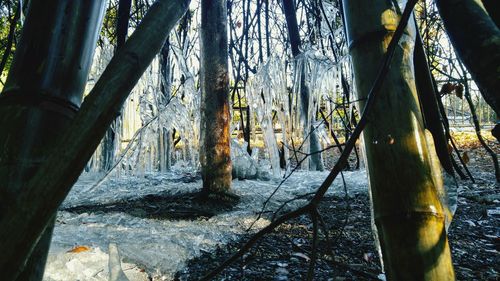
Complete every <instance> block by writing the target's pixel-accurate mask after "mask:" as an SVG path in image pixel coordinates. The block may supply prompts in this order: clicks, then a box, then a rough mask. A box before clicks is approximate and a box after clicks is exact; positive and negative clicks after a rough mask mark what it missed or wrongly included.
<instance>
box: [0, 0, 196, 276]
mask: <svg viewBox="0 0 500 281" xmlns="http://www.w3.org/2000/svg"><path fill="white" fill-rule="evenodd" d="M62 2H64V3H65V4H67V5H70V6H71V5H75V3H85V5H88V6H91V4H92V6H96V5H97V4H95V3H96V2H98V1H90V2H89V1H78V2H77V1H62ZM103 2H104V1H103ZM35 3H40V4H39V6H41V7H39V8H32V11H33V12H34V13H29V17H35V15H37V13H36V12H40V11H43V10H44V9H45V7H44V5H46V6H47V8H46V9H47V11H50V12H51V13H52V15H53V13H54V11H59V10H56V9H54V8H53V7H52V6H51V5H49V4H47V3H45V2H40V1H39V2H33V4H32V5H35ZM98 3H101V2H100V1H99V2H98ZM82 5H83V4H82ZM85 5H84V6H85ZM188 5H189V1H188V0H177V1H172V0H160V1H157V2H156V3H155V4H153V5H152V6H151V8H150V11H149V12H148V13H147V14H146V16H145V17H144V19H143V20H142V22H141V24H140V25H139V27H138V28H137V29H136V31H135V32H134V35H132V36H131V37H130V39H129V40H128V41H127V42H126V43H125V46H124V47H123V49H122V51H121V52H119V53H118V54H117V55H116V56H115V57H114V58H113V59H112V60H111V62H110V63H109V65H108V66H107V67H106V70H105V71H104V73H103V74H102V76H101V79H99V81H98V82H97V84H96V85H95V86H94V88H93V89H92V91H91V93H90V94H89V95H88V96H87V97H86V98H85V102H84V103H83V104H82V107H81V109H80V111H79V112H78V113H77V114H76V115H75V117H74V118H73V120H71V121H70V122H69V125H68V126H67V129H65V130H64V132H63V133H62V134H61V136H60V137H57V138H56V144H55V145H54V146H53V147H55V148H54V149H51V147H46V146H45V147H43V149H40V150H39V151H38V152H39V154H38V155H40V158H43V159H44V161H43V164H42V165H40V167H39V168H38V169H36V170H35V171H34V172H33V171H32V170H31V171H32V172H31V175H30V176H29V177H24V178H19V177H18V178H19V179H20V180H19V181H18V182H15V184H13V185H11V186H9V187H8V189H7V188H4V187H2V189H1V191H2V194H1V196H0V201H1V202H0V206H1V209H0V248H1V249H2V255H0V272H1V273H2V280H6V281H10V280H15V279H16V278H17V277H18V276H19V274H20V273H21V271H22V269H23V267H24V264H25V263H26V260H27V259H28V257H29V255H30V253H31V252H32V251H33V249H34V247H35V245H36V243H37V241H38V240H39V239H40V237H41V236H42V234H43V232H44V231H45V229H46V227H47V224H48V223H49V221H50V220H51V219H52V218H53V217H54V215H55V213H56V210H57V208H58V207H59V205H60V204H61V203H62V201H63V200H64V198H65V197H66V195H67V194H68V192H69V190H70V188H71V186H72V185H73V184H74V183H75V181H76V180H77V179H78V176H79V175H80V173H81V172H82V170H83V168H84V167H85V165H86V163H87V161H88V160H89V159H90V157H91V156H92V153H93V152H94V151H95V149H96V147H97V146H98V144H99V141H100V139H101V138H102V137H103V136H104V133H105V132H106V129H107V128H108V127H109V125H110V124H111V122H112V121H113V119H114V117H115V116H116V114H117V113H118V112H119V111H120V109H121V107H122V105H123V103H124V101H125V99H126V98H127V96H128V94H129V93H130V91H131V89H132V88H133V87H134V85H135V84H136V83H137V81H138V80H139V78H140V77H141V75H142V73H143V72H144V70H145V69H146V68H147V66H148V65H149V64H150V63H151V61H152V60H153V58H154V56H155V55H156V54H157V53H158V51H159V50H160V48H161V46H162V45H163V42H164V41H165V38H166V37H167V35H168V32H169V31H170V30H171V29H172V27H173V26H174V24H175V23H176V21H177V20H178V19H179V18H180V17H181V16H182V14H183V13H184V12H185V11H186V9H187V7H188ZM36 6H38V5H36ZM49 6H50V7H49ZM61 11H64V12H67V10H64V9H63V10H61ZM78 11H80V10H78ZM82 12H84V13H83V14H84V15H86V17H85V19H86V20H88V21H89V22H88V25H91V24H90V18H89V17H88V16H89V15H91V14H93V13H91V12H90V11H89V10H82ZM56 14H57V13H56ZM48 15H49V14H47V16H45V17H42V19H44V20H45V21H46V20H47V19H52V17H50V16H48ZM42 19H40V20H39V21H36V24H35V21H32V22H33V24H31V27H30V29H28V30H27V31H25V33H28V34H30V32H31V33H33V29H36V27H37V26H41V25H42V23H43V22H44V20H42ZM71 19H73V17H72V18H71ZM75 19H76V17H75ZM28 20H29V19H28ZM60 22H61V23H65V24H68V23H70V22H72V21H70V20H69V19H68V20H67V21H60ZM49 26H50V25H49ZM84 26H85V25H84ZM25 28H28V22H27V23H26V27H25ZM41 30H42V31H47V32H50V31H52V32H53V31H54V30H53V29H51V28H47V27H44V28H42V29H41ZM89 30H91V29H90V27H89ZM91 33H92V32H89V33H86V32H72V33H71V35H77V38H80V37H78V36H82V37H84V36H86V35H87V34H88V35H89V36H90V35H92V36H95V34H91ZM33 34H34V35H37V34H41V33H36V32H35V33H33ZM51 34H53V35H54V34H57V33H54V32H53V33H51ZM28 38H29V37H26V38H24V37H23V40H27V39H28ZM38 39H39V40H37V41H32V42H36V43H37V44H33V45H34V46H40V45H41V46H43V44H41V42H44V41H45V40H46V41H47V42H51V43H55V42H66V41H57V40H55V39H54V38H48V37H44V36H41V38H38ZM80 40H81V38H80ZM78 42H80V41H78ZM81 42H85V41H81ZM71 46H72V47H73V48H77V49H78V46H79V44H71ZM26 50H27V49H18V52H19V54H16V58H19V60H21V59H23V60H24V59H25V58H26V57H27V54H28V55H32V54H33V53H32V52H28V53H26ZM48 50H53V49H48ZM38 54H40V53H38ZM41 54H42V55H43V57H42V59H37V60H35V58H36V56H35V57H33V58H32V60H30V61H28V62H29V63H34V67H33V69H34V70H38V69H40V66H43V67H47V68H49V66H53V65H50V64H47V63H46V64H41V62H43V61H44V59H43V58H45V62H48V61H50V60H47V59H48V58H50V55H51V54H54V55H55V54H57V55H59V54H60V53H51V52H49V53H43V52H42V53H41ZM86 55H89V56H91V52H90V54H86V53H85V52H81V53H79V56H82V57H85V56H86ZM58 57H59V56H58ZM24 61H26V60H24ZM63 61H64V62H65V60H63ZM37 62H38V63H37ZM72 62H74V61H72ZM19 63H20V62H17V64H16V62H15V63H14V65H25V64H19ZM26 65H29V64H26ZM70 65H77V66H81V68H80V67H75V68H74V69H75V70H77V72H76V73H78V75H76V76H80V75H82V76H84V77H86V74H85V73H82V72H84V71H83V70H84V69H85V67H87V66H86V65H85V64H78V63H75V64H73V63H71V64H70ZM30 69H31V68H30ZM48 70H51V69H48ZM55 70H60V68H55ZM42 73H50V74H57V73H62V74H65V75H68V73H69V72H68V71H66V72H65V71H59V72H57V71H55V72H52V70H51V71H44V72H42ZM21 74H22V75H21ZM10 75H13V76H12V77H19V78H18V79H17V81H19V82H18V83H17V85H20V86H23V88H21V89H24V87H26V88H27V89H31V87H32V85H33V84H36V83H34V81H33V79H29V78H30V77H37V76H36V75H40V73H39V72H37V71H32V73H31V74H30V72H29V71H27V72H23V71H22V67H20V68H13V69H12V70H11V74H10ZM26 75H31V76H29V77H26ZM51 77H54V78H60V77H57V76H54V75H50V76H47V78H51ZM65 77H67V76H65ZM35 81H38V80H35ZM45 81H47V80H46V79H44V80H41V81H40V82H45ZM54 81H56V82H58V83H62V84H64V85H65V86H66V87H64V88H63V89H64V90H65V91H62V93H72V91H71V90H73V89H76V88H78V87H77V86H79V85H80V83H79V82H78V81H79V80H77V79H74V80H68V79H54ZM41 85H45V84H43V83H41ZM83 85H84V83H83V84H82V85H81V86H82V87H83ZM14 89H15V88H11V90H12V91H13V90H14ZM75 92H77V91H76V90H75ZM28 93H29V91H28ZM50 93H51V96H56V97H60V96H61V95H57V94H58V93H61V91H59V92H58V91H54V92H50ZM40 96H41V95H40ZM72 97H73V96H72ZM20 100H22V99H20ZM71 100H72V99H71ZM42 101H43V102H42V103H40V104H41V105H40V106H39V107H42V108H41V109H38V111H34V112H33V113H31V114H30V115H29V116H28V117H30V116H37V115H38V116H41V117H42V116H43V113H40V112H41V111H43V109H45V110H47V112H48V113H46V114H47V115H49V113H50V114H53V113H52V112H53V111H56V112H58V111H62V112H67V110H63V109H66V108H65V107H62V106H61V105H60V103H56V102H53V100H50V99H49V101H50V102H47V101H45V100H42ZM78 102H79V100H78ZM28 104H31V105H32V104H36V103H35V102H33V103H28ZM16 106H17V107H16ZM13 107H16V108H14V109H20V108H21V106H19V105H13ZM33 108H35V107H33ZM61 108H62V109H61ZM35 109H36V108H35ZM48 110H52V111H48ZM12 112H13V114H11V115H13V116H14V117H15V118H19V119H20V120H21V121H20V123H19V124H26V125H24V126H32V124H28V123H26V118H24V119H23V118H21V117H18V116H20V113H19V112H20V111H19V110H17V111H15V110H13V111H12ZM60 115H61V114H60ZM49 116H50V115H49ZM7 117H9V115H5V114H2V115H0V118H2V119H0V123H1V124H2V128H5V129H4V130H2V137H0V139H1V140H2V141H4V140H7V141H6V142H9V143H8V145H7V146H2V147H7V148H9V147H14V148H15V147H17V145H15V144H13V143H12V142H13V141H17V142H20V141H24V142H29V141H34V140H35V139H34V137H33V134H31V135H27V136H26V137H25V138H23V139H15V138H12V137H11V136H13V135H12V134H11V135H9V134H5V132H6V131H7V130H8V129H7V127H5V126H3V124H5V121H4V120H5V118H7ZM41 117H40V118H41ZM11 118H12V117H11ZM42 120H43V119H42ZM50 121H53V122H52V123H51V126H47V127H46V128H47V130H48V131H49V135H50V134H51V133H52V130H51V129H52V128H53V127H55V126H56V125H57V123H56V122H63V121H64V120H60V118H59V119H58V118H52V119H50ZM21 122H22V123H21ZM7 124H8V123H7ZM15 129H18V128H13V129H12V133H16V130H15ZM28 132H29V131H28ZM36 141H37V142H42V141H44V140H43V139H37V140H36ZM40 147H41V146H40ZM2 153H5V152H4V150H2ZM1 158H2V159H5V158H4V157H3V156H2V157H1ZM10 160H12V159H10ZM2 161H3V160H2ZM10 163H13V161H9V160H7V161H6V164H10ZM24 165H26V166H31V163H26V164H24ZM9 171H11V172H10V173H12V175H11V174H10V173H9ZM15 171H16V170H13V169H10V168H9V167H6V166H2V167H1V169H0V173H2V177H4V176H12V177H14V176H18V175H16V174H15ZM24 174H27V173H24ZM2 182H5V181H2Z"/></svg>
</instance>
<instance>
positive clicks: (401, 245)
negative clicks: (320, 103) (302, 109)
mask: <svg viewBox="0 0 500 281" xmlns="http://www.w3.org/2000/svg"><path fill="white" fill-rule="evenodd" d="M343 4H344V13H345V18H346V24H347V35H348V39H349V45H350V51H351V55H352V61H353V68H354V75H355V80H356V87H357V93H358V99H360V100H363V99H365V98H366V95H367V94H368V93H369V91H370V88H371V86H372V84H373V81H374V79H375V77H376V75H377V70H378V66H379V64H380V62H381V59H382V57H383V55H384V53H385V52H386V48H387V46H388V44H389V42H390V40H391V38H392V35H393V32H394V30H395V29H396V27H397V25H398V22H399V16H398V14H397V13H396V11H395V8H394V7H393V6H392V2H391V1H382V0H376V1H371V2H370V5H366V1H361V0H349V1H347V0H345V1H344V2H343ZM414 40H415V28H414V24H413V22H410V23H409V24H408V28H407V29H406V31H405V34H404V35H403V38H402V39H401V41H400V42H399V47H398V49H397V50H396V52H395V55H394V58H393V60H392V64H391V68H390V70H389V72H388V74H387V77H386V80H385V82H384V84H383V86H382V89H381V93H380V96H379V98H378V100H377V101H376V104H375V105H374V108H373V110H372V111H371V112H370V116H369V121H368V125H367V126H366V129H365V130H364V132H363V140H364V141H363V142H364V148H365V152H366V158H367V170H368V175H369V182H370V196H371V200H372V204H373V216H374V222H375V226H376V231H377V236H378V239H379V242H380V246H381V250H382V255H383V261H384V268H385V271H386V274H387V277H388V280H454V272H453V267H452V263H451V257H450V248H449V246H448V241H447V236H446V230H445V214H444V211H443V207H442V206H441V203H440V201H439V197H438V192H437V190H438V185H439V184H441V181H439V180H438V179H437V178H434V177H433V174H434V175H436V173H438V172H439V171H433V170H432V169H433V168H432V165H431V163H432V159H431V154H430V153H429V151H428V145H427V140H426V137H425V131H424V128H423V122H422V115H421V112H420V107H419V103H418V98H417V94H416V87H415V77H414V70H413V61H412V58H413V48H414V42H415V41H414ZM362 103H363V102H362ZM363 107H364V104H361V108H363Z"/></svg>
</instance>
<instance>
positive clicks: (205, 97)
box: [200, 0, 232, 194]
mask: <svg viewBox="0 0 500 281" xmlns="http://www.w3.org/2000/svg"><path fill="white" fill-rule="evenodd" d="M200 37H201V141H200V162H201V174H202V179H203V190H204V192H205V193H208V194H210V193H226V192H227V191H229V190H230V188H231V179H232V178H231V168H232V166H231V156H230V147H229V141H230V135H229V121H230V116H229V76H228V75H229V73H228V44H227V43H228V41H227V5H226V0H202V1H201V29H200Z"/></svg>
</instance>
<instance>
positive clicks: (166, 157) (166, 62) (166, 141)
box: [158, 38, 172, 172]
mask: <svg viewBox="0 0 500 281" xmlns="http://www.w3.org/2000/svg"><path fill="white" fill-rule="evenodd" d="M160 73H161V83H160V85H161V98H160V104H161V105H162V107H161V109H158V110H163V109H164V108H163V106H164V105H167V103H168V102H169V101H170V98H171V89H170V88H171V87H172V83H171V79H170V76H171V75H170V42H169V39H168V38H167V41H165V44H164V45H163V47H162V48H161V52H160ZM158 114H161V112H158ZM160 120H161V118H160V119H158V122H159V124H160V125H159V126H158V129H159V130H158V134H159V140H158V141H159V144H160V145H159V147H160V151H159V153H160V155H159V159H160V171H161V172H164V171H167V170H170V168H171V166H172V162H171V161H172V133H171V131H170V130H166V129H165V128H163V126H161V123H160Z"/></svg>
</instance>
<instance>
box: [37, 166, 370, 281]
mask: <svg viewBox="0 0 500 281" xmlns="http://www.w3.org/2000/svg"><path fill="white" fill-rule="evenodd" d="M189 173H190V171H186V170H179V169H177V170H174V171H172V172H167V173H161V174H159V173H158V174H148V175H146V176H145V177H121V178H110V179H109V180H107V181H106V182H105V183H103V184H102V185H100V186H99V187H97V188H95V189H94V190H93V191H92V192H88V189H89V187H90V186H92V184H93V183H94V182H95V175H89V174H84V175H82V177H81V178H80V179H79V181H78V182H77V183H76V184H75V186H74V187H73V189H72V191H71V193H70V194H69V196H68V197H67V199H66V201H65V202H64V203H63V208H64V207H70V206H79V205H83V204H102V203H109V202H117V201H119V200H121V199H124V198H139V197H141V196H144V195H148V194H158V193H161V192H169V193H172V194H177V193H185V192H192V191H196V190H199V188H201V186H202V184H201V180H197V181H194V182H189V183H184V182H182V180H181V179H182V178H185V177H186V176H189ZM326 175H327V172H302V171H298V172H295V173H294V174H293V175H292V176H291V177H290V178H289V179H288V180H287V181H286V182H285V184H283V186H282V187H281V188H280V190H278V192H277V193H276V194H275V195H274V197H273V199H272V200H271V201H270V202H269V204H268V207H267V209H268V210H275V209H276V208H277V207H278V206H280V205H281V204H282V202H285V201H287V200H290V199H292V198H295V197H296V196H298V195H302V194H305V193H309V192H312V191H314V190H315V189H316V188H318V187H319V185H320V184H321V182H322V181H323V180H324V179H325V178H326ZM344 176H345V180H346V183H347V188H348V191H349V193H355V192H360V191H364V190H365V189H366V186H367V184H366V174H365V172H364V171H355V172H345V173H344ZM279 181H280V179H276V178H274V179H271V180H269V181H261V180H243V181H240V180H234V181H233V188H234V192H235V193H236V194H238V195H239V196H241V200H240V203H239V204H238V205H237V206H236V207H235V208H234V209H233V210H232V211H230V212H227V213H224V214H220V215H217V216H214V217H212V218H210V219H207V220H194V221H190V220H176V221H173V220H156V219H144V218H139V217H134V216H131V215H129V214H125V213H103V212H96V213H83V214H74V213H69V212H65V211H61V212H59V214H58V216H57V223H56V228H55V230H54V236H53V241H52V245H51V249H50V253H49V259H48V263H47V268H46V273H45V276H44V280H46V281H56V280H65V281H67V280H82V281H83V280H109V267H110V265H109V264H108V263H109V260H110V257H109V250H108V249H109V248H110V244H111V245H112V246H111V248H113V247H115V246H113V245H116V249H117V251H115V252H116V253H118V252H119V253H120V257H121V259H122V264H121V269H122V271H123V272H124V274H125V275H126V276H127V279H129V280H131V281H139V280H141V281H142V280H147V279H146V273H144V272H143V271H146V272H147V273H149V274H150V275H152V276H155V279H154V280H171V279H172V278H173V276H174V274H175V272H177V271H179V270H181V269H182V268H183V267H184V266H185V263H186V261H187V260H189V259H191V258H193V257H196V256H198V255H200V254H201V253H202V252H210V251H213V250H214V249H215V248H216V247H217V246H218V245H223V244H227V243H229V242H231V241H233V240H237V239H238V238H239V237H240V235H242V234H243V233H245V230H246V229H247V228H248V227H249V226H250V224H251V223H252V222H253V220H254V219H255V217H256V213H257V212H259V211H260V209H261V207H262V204H263V202H264V201H265V200H266V199H267V198H268V196H269V195H270V194H271V193H272V192H273V190H274V189H275V188H276V186H277V185H278V183H279ZM329 194H343V188H342V181H341V178H339V179H338V180H336V181H335V183H334V185H333V186H332V187H331V188H330V191H329ZM305 202H306V201H305V200H304V199H302V200H297V201H295V202H292V204H291V205H290V206H289V208H296V207H297V206H299V205H301V204H304V203H305ZM268 223H269V221H268V220H267V219H261V220H260V221H259V222H258V223H257V224H256V226H254V229H256V230H257V229H259V228H262V227H264V226H265V225H267V224H268ZM78 245H82V246H86V247H89V250H88V251H83V252H79V253H69V252H68V251H69V250H71V249H72V248H73V247H75V246H78ZM111 252H113V251H111ZM111 260H112V261H113V260H114V261H115V262H116V260H117V257H116V255H112V257H111ZM124 262H126V263H124ZM115 267H116V266H115ZM116 280H120V279H116Z"/></svg>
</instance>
